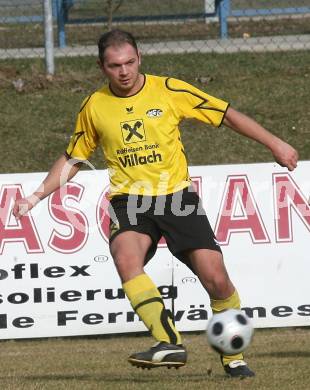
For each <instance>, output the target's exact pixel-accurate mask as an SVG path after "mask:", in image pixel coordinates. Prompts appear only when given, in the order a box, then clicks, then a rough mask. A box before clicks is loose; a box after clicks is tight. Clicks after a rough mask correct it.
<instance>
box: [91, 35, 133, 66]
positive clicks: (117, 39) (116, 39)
mask: <svg viewBox="0 0 310 390" xmlns="http://www.w3.org/2000/svg"><path fill="white" fill-rule="evenodd" d="M124 43H129V45H131V46H132V47H133V48H134V49H135V50H136V52H137V53H138V47H137V43H136V40H135V38H134V36H133V35H132V34H131V33H129V32H127V31H123V30H119V29H115V30H111V31H109V32H106V33H104V34H102V35H101V37H100V38H99V41H98V55H99V60H100V62H101V63H103V60H104V52H105V50H106V48H108V47H109V46H120V45H123V44H124Z"/></svg>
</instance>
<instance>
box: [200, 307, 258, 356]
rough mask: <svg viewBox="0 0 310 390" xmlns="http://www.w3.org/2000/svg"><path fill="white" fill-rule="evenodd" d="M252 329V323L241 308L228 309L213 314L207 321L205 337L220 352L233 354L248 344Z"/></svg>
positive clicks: (242, 349)
mask: <svg viewBox="0 0 310 390" xmlns="http://www.w3.org/2000/svg"><path fill="white" fill-rule="evenodd" d="M253 331H254V329H253V325H252V324H251V322H250V320H249V318H248V317H247V315H246V314H244V312H243V311H242V310H237V309H228V310H225V311H222V312H220V313H217V314H214V315H213V317H212V318H211V320H210V321H209V322H208V327H207V339H208V341H209V344H210V345H211V347H212V348H213V349H215V350H216V351H217V352H219V353H220V354H225V355H235V354H237V353H240V352H242V351H244V350H245V349H246V348H247V347H248V346H249V344H250V342H251V340H252V336H253Z"/></svg>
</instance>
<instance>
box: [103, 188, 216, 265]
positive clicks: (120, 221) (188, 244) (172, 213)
mask: <svg viewBox="0 0 310 390" xmlns="http://www.w3.org/2000/svg"><path fill="white" fill-rule="evenodd" d="M109 211H110V216H111V222H110V244H111V242H112V241H113V239H114V238H115V237H117V235H118V234H120V233H122V232H124V231H128V230H131V231H135V232H139V233H144V234H148V235H149V236H150V237H151V239H152V245H151V247H150V249H149V251H148V253H147V256H146V262H147V261H148V260H150V259H151V258H152V257H153V256H154V254H155V252H156V249H157V244H158V241H159V240H160V239H161V237H162V236H163V237H164V238H165V240H166V242H167V246H168V248H169V250H170V252H171V253H172V254H173V255H174V256H175V257H176V258H178V259H179V260H181V261H182V262H183V263H185V264H187V265H188V266H190V264H189V260H188V259H187V257H186V252H187V251H188V250H190V249H199V248H206V249H213V250H216V251H218V252H221V248H220V246H219V245H218V243H217V241H216V239H215V236H214V233H213V230H212V228H211V226H210V223H209V221H208V218H207V216H206V213H205V211H204V209H203V208H202V205H201V199H200V198H199V196H198V195H197V193H196V192H195V191H194V189H193V188H192V187H189V188H185V189H184V190H182V191H179V192H176V193H174V194H169V195H166V196H157V197H156V196H141V195H117V196H114V197H113V198H112V199H111V202H110V210H109Z"/></svg>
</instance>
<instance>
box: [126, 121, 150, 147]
mask: <svg viewBox="0 0 310 390" xmlns="http://www.w3.org/2000/svg"><path fill="white" fill-rule="evenodd" d="M120 125H121V130H122V135H123V141H124V143H125V144H131V143H134V142H144V141H146V136H145V129H144V124H143V120H142V119H136V120H133V121H127V122H121V124H120Z"/></svg>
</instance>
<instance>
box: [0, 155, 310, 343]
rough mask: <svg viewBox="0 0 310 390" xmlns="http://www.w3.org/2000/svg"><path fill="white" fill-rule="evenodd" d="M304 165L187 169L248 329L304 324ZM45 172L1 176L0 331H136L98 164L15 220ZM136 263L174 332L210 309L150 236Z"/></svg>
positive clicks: (308, 311) (307, 265) (307, 296)
mask: <svg viewBox="0 0 310 390" xmlns="http://www.w3.org/2000/svg"><path fill="white" fill-rule="evenodd" d="M309 171H310V162H308V161H304V162H300V163H299V166H298V168H297V169H296V170H295V171H294V172H288V171H287V170H286V169H284V168H283V169H282V168H281V167H279V166H278V165H276V164H272V163H267V164H247V165H223V166H199V167H191V168H190V174H191V177H192V180H193V184H194V187H195V189H196V190H197V191H198V192H199V194H200V195H201V198H202V203H203V206H204V208H205V210H206V212H207V215H208V217H209V220H210V223H211V226H212V227H213V229H214V231H215V234H216V237H217V240H218V242H219V244H220V245H221V248H222V251H223V254H224V259H225V263H226V266H227V269H228V272H229V274H230V276H231V279H232V280H233V282H234V284H235V285H236V287H237V289H238V291H239V295H240V297H241V300H242V308H243V309H244V310H245V311H246V313H247V314H248V315H249V316H250V317H252V318H253V323H254V326H256V327H282V326H305V325H310V284H309V281H308V279H309V274H310V258H309V242H310V240H309V239H310V206H309V202H308V201H309V194H310V177H309ZM45 176H46V173H31V174H14V175H12V174H10V175H8V174H7V175H0V339H9V338H33V337H52V336H71V335H90V334H107V333H127V332H139V331H145V330H146V328H145V327H144V325H143V323H142V322H141V321H140V320H139V318H138V317H137V315H136V314H135V313H134V311H133V309H132V307H131V306H130V304H129V302H128V300H127V298H126V297H125V294H124V291H123V290H122V287H121V282H120V279H119V277H118V275H117V272H116V270H115V267H114V265H113V261H112V258H111V255H110V252H109V246H108V229H109V215H108V211H107V207H108V200H107V197H106V195H107V191H108V173H107V171H104V170H101V171H94V170H93V171H80V172H79V173H78V175H77V176H76V177H75V178H74V180H73V181H71V182H70V183H67V184H66V186H65V187H63V188H62V189H61V190H59V191H57V192H55V193H54V194H52V195H51V196H50V197H49V198H48V199H45V200H44V201H42V202H40V203H39V204H38V205H37V206H36V207H35V208H34V209H33V210H32V211H31V212H30V213H29V214H28V215H26V216H24V217H22V218H21V219H20V220H19V221H17V220H16V219H15V217H14V216H13V215H12V212H11V210H12V206H13V203H14V199H15V198H20V197H23V196H24V195H29V194H31V193H32V192H33V191H34V190H35V189H36V188H37V187H38V186H39V184H40V183H41V181H42V180H43V179H44V177H45ZM146 272H148V273H149V275H150V276H151V277H152V278H153V280H154V282H155V283H156V284H157V285H158V286H159V290H160V292H161V293H162V296H163V298H164V301H165V304H166V308H167V309H168V310H171V312H172V313H173V314H174V317H175V321H176V325H177V327H178V329H179V330H182V331H191V330H203V329H205V328H206V325H207V320H208V318H210V316H211V315H212V313H211V310H210V307H209V298H208V295H207V293H206V292H205V291H204V289H203V288H202V286H201V284H200V283H199V281H198V279H197V277H196V276H195V275H194V274H193V273H191V271H190V270H189V269H188V268H187V267H186V266H184V265H183V264H181V263H180V262H179V261H178V260H177V259H175V258H174V257H173V256H172V255H171V253H170V252H169V250H168V249H167V247H166V245H165V242H164V240H161V241H160V244H159V247H158V250H157V252H156V255H155V256H154V257H153V259H152V260H151V261H150V262H149V263H148V265H147V266H146Z"/></svg>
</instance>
